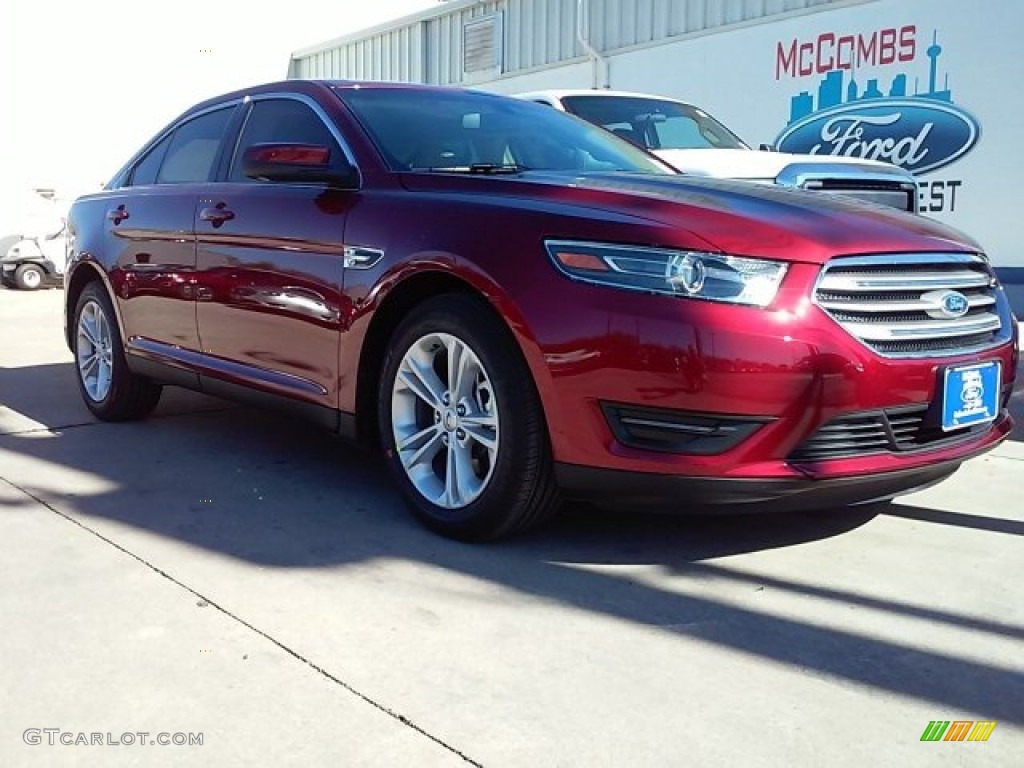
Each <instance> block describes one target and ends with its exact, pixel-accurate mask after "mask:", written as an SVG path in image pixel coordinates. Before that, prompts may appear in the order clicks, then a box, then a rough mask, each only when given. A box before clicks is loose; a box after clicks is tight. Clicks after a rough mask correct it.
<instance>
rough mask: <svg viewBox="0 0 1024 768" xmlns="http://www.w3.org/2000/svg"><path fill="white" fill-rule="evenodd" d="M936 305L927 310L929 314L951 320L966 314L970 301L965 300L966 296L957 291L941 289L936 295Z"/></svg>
mask: <svg viewBox="0 0 1024 768" xmlns="http://www.w3.org/2000/svg"><path fill="white" fill-rule="evenodd" d="M935 298H936V299H938V302H937V304H938V306H937V307H936V308H935V309H934V310H933V311H932V312H929V313H928V314H929V315H932V316H933V317H941V318H949V319H950V320H953V319H955V318H958V317H963V316H964V315H966V314H967V310H968V309H970V308H971V305H970V302H968V301H967V297H966V296H964V295H963V294H962V293H960V292H958V291H942V292H941V293H940V294H939V295H938V296H936V297H935Z"/></svg>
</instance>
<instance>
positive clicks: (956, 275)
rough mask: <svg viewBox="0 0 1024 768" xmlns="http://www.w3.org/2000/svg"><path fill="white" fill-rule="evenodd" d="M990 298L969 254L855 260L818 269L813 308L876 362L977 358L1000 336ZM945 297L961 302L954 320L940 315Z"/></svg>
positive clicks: (986, 277)
mask: <svg viewBox="0 0 1024 768" xmlns="http://www.w3.org/2000/svg"><path fill="white" fill-rule="evenodd" d="M996 291H997V284H996V280H995V277H994V275H993V273H992V271H991V269H990V267H989V266H988V263H987V262H986V261H985V260H984V259H983V258H981V257H980V256H978V255H976V254H971V253H959V254H957V253H937V254H922V253H917V254H892V255H878V256H856V257H848V258H839V259H834V260H833V261H831V262H829V263H828V264H826V265H825V266H824V267H823V269H822V272H821V275H820V276H819V277H818V282H817V284H816V285H815V289H814V303H815V304H817V305H818V306H819V307H820V308H821V309H822V310H823V311H825V312H826V313H827V314H828V315H829V316H830V317H831V318H832V319H833V320H835V321H836V322H837V323H838V324H839V325H840V326H841V327H842V328H843V329H844V330H846V332H847V333H849V334H850V335H851V336H853V337H854V338H856V339H858V340H859V341H860V342H862V343H863V344H865V345H866V346H868V347H869V348H871V349H872V350H874V351H875V352H877V353H878V354H880V355H883V356H885V357H894V358H913V357H931V356H937V357H941V356H945V355H958V354H967V353H974V352H979V351H982V350H984V349H988V348H991V347H993V346H995V345H997V344H999V343H1000V342H1002V341H1004V340H1005V338H1007V337H1008V333H1009V331H1008V329H1007V328H1005V327H1004V323H1003V317H1002V315H1001V313H1000V311H999V310H998V308H997V305H998V302H997V293H996ZM946 292H955V293H959V294H960V296H961V297H962V299H964V300H966V302H964V301H961V306H960V307H958V308H957V309H959V310H960V311H961V313H962V314H961V315H960V316H957V317H951V316H950V315H951V314H952V311H950V312H947V311H946V310H945V309H944V308H943V302H944V301H947V300H948V299H949V296H950V295H949V293H946ZM964 304H966V309H963V307H964Z"/></svg>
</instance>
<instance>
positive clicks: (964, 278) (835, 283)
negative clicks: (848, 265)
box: [819, 270, 992, 291]
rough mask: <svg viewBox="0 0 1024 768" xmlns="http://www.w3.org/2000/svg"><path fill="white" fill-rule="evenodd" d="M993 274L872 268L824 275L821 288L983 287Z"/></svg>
mask: <svg viewBox="0 0 1024 768" xmlns="http://www.w3.org/2000/svg"><path fill="white" fill-rule="evenodd" d="M991 280H992V278H991V277H990V276H988V275H985V274H979V273H978V272H974V271H968V270H963V271H959V270H958V271H956V272H918V273H916V274H915V273H913V272H911V273H909V274H906V273H895V274H884V273H882V274H878V273H876V274H872V273H870V272H847V273H840V274H835V275H825V277H824V278H822V281H821V284H820V285H819V288H820V289H821V290H825V291H893V290H907V289H918V288H920V289H922V290H928V291H934V290H940V289H943V288H947V289H950V290H957V289H960V288H983V287H985V286H987V285H988V284H989V283H990V282H991Z"/></svg>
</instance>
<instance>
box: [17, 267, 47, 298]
mask: <svg viewBox="0 0 1024 768" xmlns="http://www.w3.org/2000/svg"><path fill="white" fill-rule="evenodd" d="M45 281H46V272H44V271H43V268H42V267H40V266H39V265H38V264H22V265H21V266H20V267H18V269H17V270H16V271H15V272H14V284H15V285H16V286H17V287H18V288H20V289H21V290H23V291H37V290H39V289H40V288H42V287H43V283H44V282H45Z"/></svg>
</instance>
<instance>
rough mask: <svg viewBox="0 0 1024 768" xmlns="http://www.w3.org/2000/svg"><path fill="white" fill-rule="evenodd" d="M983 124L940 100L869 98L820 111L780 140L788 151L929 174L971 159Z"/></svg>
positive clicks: (789, 129) (779, 144)
mask: <svg viewBox="0 0 1024 768" xmlns="http://www.w3.org/2000/svg"><path fill="white" fill-rule="evenodd" d="M980 135H981V128H980V126H979V125H978V121H977V120H975V119H974V117H973V116H971V115H970V114H969V113H968V112H966V111H964V110H963V109H960V108H959V107H957V106H955V105H953V104H950V103H947V102H943V101H937V100H931V99H924V98H912V99H905V98H904V99H884V98H883V99H870V100H865V101H857V102H853V103H847V104H843V105H841V106H838V107H832V108H831V109H826V110H823V111H821V112H815V113H814V114H812V115H808V116H807V117H805V118H803V119H802V120H798V121H797V122H795V123H793V124H792V125H790V126H789V127H788V128H787V129H786V130H785V131H783V132H782V133H781V134H779V137H778V138H777V139H776V140H775V144H776V146H777V147H778V148H779V150H781V151H783V152H797V153H800V152H808V153H810V154H814V155H835V156H846V157H859V158H865V159H868V160H882V161H884V162H888V163H893V164H895V165H899V166H902V167H903V168H906V169H907V170H908V171H910V172H912V173H927V172H928V171H934V170H935V169H937V168H942V167H943V166H946V165H949V164H950V163H952V162H954V161H956V160H958V159H959V158H961V157H963V156H964V155H966V154H967V153H968V152H970V151H971V149H972V148H973V147H974V145H975V144H976V143H977V142H978V137H979V136H980Z"/></svg>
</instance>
